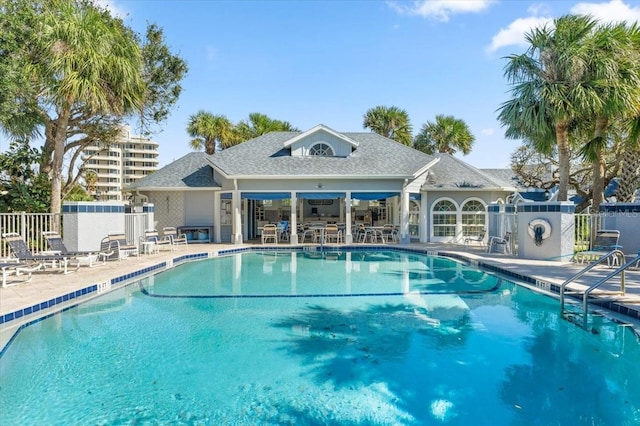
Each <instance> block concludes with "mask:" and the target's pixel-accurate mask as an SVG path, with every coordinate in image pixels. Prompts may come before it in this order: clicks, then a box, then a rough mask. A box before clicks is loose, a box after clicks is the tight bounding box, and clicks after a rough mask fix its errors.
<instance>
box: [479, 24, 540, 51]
mask: <svg viewBox="0 0 640 426" xmlns="http://www.w3.org/2000/svg"><path fill="white" fill-rule="evenodd" d="M545 24H546V25H553V18H544V17H529V18H518V19H516V20H515V21H513V22H512V23H510V24H509V26H508V27H507V28H502V29H501V30H500V31H498V34H496V35H494V36H493V38H492V39H491V44H490V45H489V47H488V49H487V50H488V51H489V52H495V51H496V50H498V49H500V48H502V47H506V46H514V45H515V46H526V45H527V43H526V41H525V38H524V35H525V33H527V32H529V31H531V30H532V29H533V28H536V27H542V26H543V25H545Z"/></svg>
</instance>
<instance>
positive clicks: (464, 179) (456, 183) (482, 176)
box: [423, 154, 516, 191]
mask: <svg viewBox="0 0 640 426" xmlns="http://www.w3.org/2000/svg"><path fill="white" fill-rule="evenodd" d="M436 157H438V158H440V161H439V162H438V163H436V164H435V165H434V166H433V167H431V168H430V169H429V172H428V175H429V176H428V178H427V181H426V182H425V184H424V185H423V189H425V190H433V189H446V190H478V189H482V190H507V191H515V190H516V186H515V185H514V184H513V182H507V181H504V180H503V179H501V178H500V177H497V176H495V175H493V174H492V173H487V172H485V171H483V170H480V169H477V168H475V167H473V166H472V165H470V164H468V163H465V162H464V161H462V160H459V159H457V158H455V157H453V156H452V155H449V154H436Z"/></svg>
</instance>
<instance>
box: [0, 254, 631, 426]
mask: <svg viewBox="0 0 640 426" xmlns="http://www.w3.org/2000/svg"><path fill="white" fill-rule="evenodd" d="M594 324H595V325H594V327H595V331H594V332H585V331H584V330H583V329H581V328H579V327H577V326H576V325H574V324H571V323H569V322H567V321H565V320H562V319H561V318H560V316H559V307H558V301H557V300H555V299H552V298H549V297H546V296H543V295H539V294H536V293H534V292H532V291H530V290H528V289H526V288H524V287H521V286H518V285H515V284H513V283H510V282H507V281H502V280H501V279H499V278H498V277H496V276H494V275H491V274H486V273H484V272H482V271H477V270H474V269H471V268H468V267H466V266H464V265H462V264H460V263H458V262H455V261H452V260H448V259H443V258H437V257H427V256H423V255H419V254H411V253H401V252H376V253H362V252H355V253H340V254H330V255H328V256H327V255H322V256H321V255H318V256H316V255H314V254H309V253H264V254H261V253H246V254H242V255H234V256H228V257H224V258H218V259H211V260H204V261H198V262H193V263H189V264H186V265H182V266H179V267H177V268H174V269H172V270H169V271H166V272H163V273H160V274H158V275H156V276H154V277H151V278H147V279H143V280H141V281H140V282H139V283H138V284H135V285H130V286H127V287H125V288H121V289H119V290H116V291H114V292H112V293H109V294H107V295H105V296H103V297H100V298H97V299H95V300H93V301H91V302H89V303H85V304H82V305H79V306H77V307H75V308H73V309H70V310H67V311H65V312H63V313H61V314H58V315H55V316H52V317H50V318H48V319H46V320H43V321H40V322H38V323H36V324H34V325H31V326H29V327H27V328H25V329H23V330H22V331H21V332H20V333H19V334H18V335H17V336H16V338H15V339H14V340H13V342H12V343H11V346H10V347H9V348H8V349H7V350H6V352H5V353H4V355H3V357H2V358H1V359H0V407H1V409H0V424H2V425H14V424H15V425H23V424H36V425H39V424H43V425H44V424H46V425H52V424H61V425H63V424H64V425H68V424H83V425H85V424H91V425H94V424H96V425H111V424H202V425H209V424H211V425H221V424H233V425H264V424H273V425H280V424H296V425H315V424H340V425H343V424H347V425H398V424H400V425H425V424H426V425H430V424H433V425H440V424H446V425H470V424H473V425H483V424H491V425H551V424H553V425H555V424H557V425H565V424H571V425H579V424H585V425H587V424H588V425H633V424H638V423H639V422H640V385H639V384H640V368H639V367H638V366H640V344H639V342H638V339H637V337H636V336H635V335H634V334H633V333H632V332H631V330H630V329H629V328H628V327H622V326H619V325H616V324H614V323H611V322H609V321H606V320H605V319H603V318H600V319H596V320H595V321H594Z"/></svg>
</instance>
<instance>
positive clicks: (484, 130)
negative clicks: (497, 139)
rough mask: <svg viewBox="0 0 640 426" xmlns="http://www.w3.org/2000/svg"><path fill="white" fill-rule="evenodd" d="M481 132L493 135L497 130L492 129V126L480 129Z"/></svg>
mask: <svg viewBox="0 0 640 426" xmlns="http://www.w3.org/2000/svg"><path fill="white" fill-rule="evenodd" d="M480 133H482V134H483V135H486V136H491V135H493V134H494V133H495V130H494V129H491V128H489V129H482V130H480Z"/></svg>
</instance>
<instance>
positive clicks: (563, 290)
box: [560, 249, 640, 329]
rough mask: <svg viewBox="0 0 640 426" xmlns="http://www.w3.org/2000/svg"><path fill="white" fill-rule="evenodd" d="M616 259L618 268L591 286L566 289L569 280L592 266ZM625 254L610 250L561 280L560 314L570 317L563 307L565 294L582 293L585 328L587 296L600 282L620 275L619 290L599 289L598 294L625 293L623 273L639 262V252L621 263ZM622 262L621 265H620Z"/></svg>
mask: <svg viewBox="0 0 640 426" xmlns="http://www.w3.org/2000/svg"><path fill="white" fill-rule="evenodd" d="M616 259H617V260H618V262H617V264H618V268H616V269H615V270H614V271H612V272H611V273H609V274H607V275H606V276H605V277H602V278H601V279H599V280H598V281H596V282H595V283H593V284H592V285H591V286H589V287H588V288H587V289H568V288H567V286H568V285H569V284H571V282H573V281H575V280H576V279H578V278H580V277H582V276H583V275H585V274H586V273H587V272H589V271H590V270H592V269H593V268H595V267H596V266H598V265H600V264H602V263H604V262H605V261H606V262H607V263H608V264H611V262H612V261H614V264H615V260H616ZM624 259H625V256H624V253H623V252H622V251H620V250H618V249H615V250H611V251H610V252H609V253H607V254H605V255H604V256H602V257H601V258H600V259H598V260H597V261H595V262H593V263H591V264H589V265H588V266H587V267H586V268H584V269H583V270H581V271H580V272H578V273H577V274H575V275H574V276H572V277H571V278H569V279H567V280H566V281H565V282H563V283H562V284H561V285H560V312H561V313H562V316H563V317H564V318H569V319H570V318H571V317H570V316H568V315H567V314H568V311H567V310H566V309H565V305H566V298H567V296H575V297H579V296H580V295H582V315H583V318H582V321H583V323H582V326H583V328H585V329H586V328H587V317H588V313H589V298H590V297H591V293H592V292H593V291H594V290H595V289H597V288H598V287H600V286H601V285H602V284H604V283H606V282H607V281H609V280H610V279H611V278H613V277H615V276H618V275H620V290H619V291H608V292H604V291H599V292H598V295H599V296H601V295H616V296H624V295H625V276H624V273H625V271H626V270H627V269H629V268H631V267H632V266H634V265H636V267H637V266H638V265H639V264H640V252H638V256H636V257H635V258H634V259H632V260H631V261H629V262H627V263H625V264H622V263H623V262H624ZM621 264H622V265H621Z"/></svg>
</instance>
